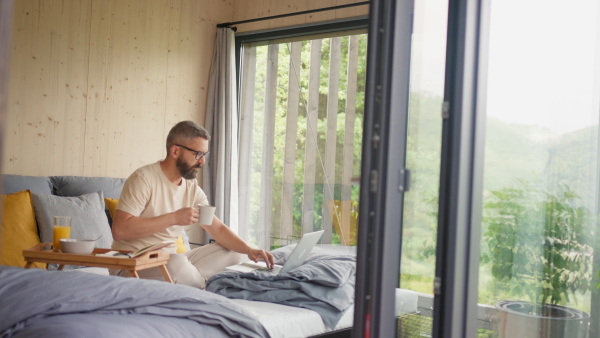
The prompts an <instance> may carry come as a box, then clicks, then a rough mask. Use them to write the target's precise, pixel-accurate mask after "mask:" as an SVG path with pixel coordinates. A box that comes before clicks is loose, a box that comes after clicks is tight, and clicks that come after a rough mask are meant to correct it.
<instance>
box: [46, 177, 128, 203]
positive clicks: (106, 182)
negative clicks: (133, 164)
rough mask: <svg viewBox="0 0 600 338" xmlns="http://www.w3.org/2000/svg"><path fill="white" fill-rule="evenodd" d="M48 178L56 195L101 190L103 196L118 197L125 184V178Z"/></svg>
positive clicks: (81, 193) (71, 194) (79, 193)
mask: <svg viewBox="0 0 600 338" xmlns="http://www.w3.org/2000/svg"><path fill="white" fill-rule="evenodd" d="M50 180H51V182H52V185H53V186H54V187H55V189H56V195H58V196H80V195H83V194H90V193H93V192H96V191H102V192H103V193H104V197H108V198H115V199H118V198H119V197H121V190H123V184H125V178H112V177H85V176H51V177H50Z"/></svg>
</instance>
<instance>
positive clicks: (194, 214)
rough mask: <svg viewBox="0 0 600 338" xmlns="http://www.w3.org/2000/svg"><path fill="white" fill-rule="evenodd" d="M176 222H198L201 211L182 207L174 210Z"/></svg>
mask: <svg viewBox="0 0 600 338" xmlns="http://www.w3.org/2000/svg"><path fill="white" fill-rule="evenodd" d="M173 216H174V217H175V222H174V223H173V224H177V225H190V224H194V223H196V222H198V217H199V216H200V212H199V211H198V209H196V208H181V209H179V210H177V211H175V212H173Z"/></svg>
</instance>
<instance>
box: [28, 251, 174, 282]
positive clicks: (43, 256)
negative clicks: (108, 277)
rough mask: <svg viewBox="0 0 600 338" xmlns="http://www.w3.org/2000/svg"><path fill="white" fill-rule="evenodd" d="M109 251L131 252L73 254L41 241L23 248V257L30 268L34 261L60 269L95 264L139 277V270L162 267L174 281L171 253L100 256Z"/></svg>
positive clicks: (168, 278)
mask: <svg viewBox="0 0 600 338" xmlns="http://www.w3.org/2000/svg"><path fill="white" fill-rule="evenodd" d="M109 251H117V252H121V253H124V254H127V253H131V251H126V250H113V249H101V248H95V249H94V251H93V252H92V253H91V254H85V255H82V254H72V253H65V252H61V251H53V250H52V243H40V244H38V245H36V246H34V247H32V248H30V249H26V250H23V258H24V259H25V261H26V262H27V264H26V265H25V268H26V269H28V268H30V267H31V266H32V265H33V263H34V262H42V263H55V264H59V267H58V270H62V269H63V268H64V266H65V265H79V266H93V267H102V268H109V269H120V270H127V271H129V273H130V274H131V276H132V277H136V278H139V276H138V274H137V271H139V270H144V269H148V268H152V267H160V269H161V271H162V273H163V276H164V277H165V280H167V281H168V282H171V283H172V282H173V280H172V279H171V276H170V275H169V272H168V270H167V267H166V266H165V265H166V264H167V261H168V260H169V254H168V253H166V252H163V251H160V250H157V251H150V252H146V253H145V254H143V255H141V256H139V257H136V258H129V257H126V256H118V257H111V256H98V255H99V254H104V253H107V252H109Z"/></svg>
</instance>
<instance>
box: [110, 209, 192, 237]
mask: <svg viewBox="0 0 600 338" xmlns="http://www.w3.org/2000/svg"><path fill="white" fill-rule="evenodd" d="M199 215H200V213H199V212H198V209H196V208H181V209H179V210H177V211H174V212H170V213H167V214H164V215H160V216H156V217H136V216H133V215H132V214H130V213H128V212H125V211H122V210H118V209H117V210H116V212H115V219H114V220H113V225H112V235H113V239H114V240H115V241H121V240H127V239H135V238H140V237H146V236H150V235H153V234H155V233H157V232H159V231H162V230H164V229H166V228H168V227H170V226H173V225H189V224H193V223H196V222H198V216H199Z"/></svg>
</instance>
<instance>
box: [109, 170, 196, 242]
mask: <svg viewBox="0 0 600 338" xmlns="http://www.w3.org/2000/svg"><path fill="white" fill-rule="evenodd" d="M197 204H208V198H207V197H206V194H205V193H204V191H202V189H201V188H200V187H199V186H198V182H197V180H196V179H191V180H185V179H183V180H182V182H181V184H180V185H176V184H174V183H173V182H171V181H169V180H168V179H167V177H166V176H165V174H164V173H163V171H162V169H161V168H160V162H156V163H152V164H149V165H146V166H144V167H141V168H139V169H138V170H136V171H134V172H133V174H131V176H129V178H127V180H126V181H125V184H124V185H123V190H122V191H121V197H120V198H119V204H118V205H117V209H118V210H122V211H125V212H127V213H129V214H131V215H133V216H136V217H156V216H160V215H164V214H166V213H170V212H173V211H177V210H179V209H181V208H184V207H194V206H196V205H197ZM194 226H199V225H194ZM182 229H183V227H182V226H179V225H173V226H170V227H168V228H167V229H165V230H163V231H160V232H157V233H155V234H154V235H151V236H147V237H142V238H136V239H130V240H121V241H114V242H113V245H112V248H113V249H116V250H138V249H140V248H143V247H145V246H148V245H152V244H156V243H159V242H162V241H167V240H172V241H175V240H177V238H178V237H179V235H181V230H182ZM164 251H167V252H169V253H175V251H176V247H175V245H172V246H169V247H168V248H166V249H165V250H164Z"/></svg>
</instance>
